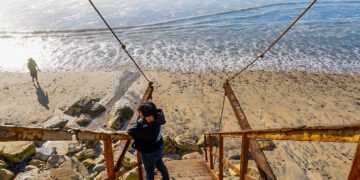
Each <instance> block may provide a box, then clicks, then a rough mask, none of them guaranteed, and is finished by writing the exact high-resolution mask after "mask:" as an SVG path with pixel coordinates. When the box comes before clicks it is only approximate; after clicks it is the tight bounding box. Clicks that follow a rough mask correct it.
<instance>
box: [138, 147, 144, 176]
mask: <svg viewBox="0 0 360 180" xmlns="http://www.w3.org/2000/svg"><path fill="white" fill-rule="evenodd" d="M136 159H137V163H138V164H139V166H138V173H139V180H143V179H144V175H143V171H142V162H141V154H140V151H136Z"/></svg>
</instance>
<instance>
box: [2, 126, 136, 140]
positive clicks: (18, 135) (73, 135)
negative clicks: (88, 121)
mask: <svg viewBox="0 0 360 180" xmlns="http://www.w3.org/2000/svg"><path fill="white" fill-rule="evenodd" d="M105 136H111V139H112V140H131V139H132V137H131V136H129V135H127V134H125V133H124V132H93V131H86V130H80V129H72V130H61V129H42V128H28V127H16V126H4V125H0V141H72V140H103V139H104V137H105Z"/></svg>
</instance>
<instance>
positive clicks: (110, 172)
mask: <svg viewBox="0 0 360 180" xmlns="http://www.w3.org/2000/svg"><path fill="white" fill-rule="evenodd" d="M104 151H105V153H104V157H105V163H106V172H107V177H108V179H110V180H115V172H114V157H113V151H112V145H111V137H110V135H108V136H105V137H104Z"/></svg>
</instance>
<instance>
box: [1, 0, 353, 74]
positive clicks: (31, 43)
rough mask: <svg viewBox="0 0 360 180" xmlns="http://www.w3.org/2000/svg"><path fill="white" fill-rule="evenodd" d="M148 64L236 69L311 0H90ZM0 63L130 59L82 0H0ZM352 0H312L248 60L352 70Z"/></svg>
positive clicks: (123, 63)
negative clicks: (272, 43) (306, 11)
mask: <svg viewBox="0 0 360 180" xmlns="http://www.w3.org/2000/svg"><path fill="white" fill-rule="evenodd" d="M93 2H94V3H95V4H96V5H97V6H98V8H99V10H100V11H101V12H102V13H103V15H104V16H105V18H106V19H107V20H108V22H109V24H110V25H111V26H112V27H113V28H114V29H115V32H116V33H117V35H118V36H119V38H120V39H121V40H122V41H123V43H125V44H126V45H127V48H128V50H129V52H130V53H131V54H132V55H133V56H134V58H135V60H136V61H137V62H138V63H139V65H140V66H141V67H142V68H144V69H148V70H156V69H161V70H172V71H184V72H188V71H208V70H216V71H219V70H220V71H238V70H240V69H241V68H242V67H244V66H246V64H247V63H249V62H250V61H251V60H253V59H254V58H255V57H256V55H257V54H260V53H261V52H262V51H263V50H264V49H265V48H266V47H267V46H268V45H269V44H270V43H271V42H272V41H273V40H274V39H275V38H276V37H277V36H278V35H279V34H280V33H281V32H282V31H283V30H284V29H285V28H286V27H287V26H288V25H289V24H290V23H291V22H292V21H293V19H295V18H296V17H297V16H298V15H299V14H300V12H301V11H302V10H303V9H305V8H306V6H307V5H308V4H309V3H310V2H311V1H308V0H306V1H300V0H298V1H294V0H268V1H260V0H258V1H253V0H252V1H243V0H241V1H240V0H227V1H215V0H199V1H193V0H178V1H172V0H153V1H148V0H132V1H120V0H111V1H110V0H94V1H93ZM0 7H1V8H0V71H10V72H13V71H20V72H21V71H26V59H27V58H29V57H33V58H34V59H35V60H36V61H37V62H38V64H39V66H40V68H41V69H42V70H47V71H57V70H62V71H65V70H74V69H75V70H118V69H124V68H133V67H134V66H133V64H132V63H131V62H130V60H129V58H128V57H127V56H126V54H125V53H124V52H123V51H122V49H121V48H119V45H118V43H117V42H116V41H115V39H114V37H113V36H112V34H111V33H110V32H109V31H108V30H107V29H106V27H105V25H104V23H103V22H102V21H101V20H100V18H99V17H98V16H97V14H96V13H95V11H94V10H93V9H92V7H91V6H90V4H89V2H88V1H87V0H67V1H55V0H1V1H0ZM359 48H360V1H346V0H339V1H334V0H318V2H317V3H316V4H315V5H314V6H313V8H312V9H310V10H309V11H308V13H307V14H306V15H305V16H304V17H303V18H302V19H301V20H300V21H299V22H298V24H296V25H295V26H294V27H293V29H291V30H290V31H289V32H288V34H286V35H285V36H284V38H283V39H282V40H281V41H280V42H279V43H278V44H277V45H275V46H274V47H273V48H272V49H271V50H270V52H269V53H268V54H267V55H265V58H263V59H261V60H260V61H258V62H257V63H256V64H255V65H254V66H252V69H265V70H271V71H294V70H301V71H309V72H326V73H341V74H353V73H356V74H358V73H360V50H359Z"/></svg>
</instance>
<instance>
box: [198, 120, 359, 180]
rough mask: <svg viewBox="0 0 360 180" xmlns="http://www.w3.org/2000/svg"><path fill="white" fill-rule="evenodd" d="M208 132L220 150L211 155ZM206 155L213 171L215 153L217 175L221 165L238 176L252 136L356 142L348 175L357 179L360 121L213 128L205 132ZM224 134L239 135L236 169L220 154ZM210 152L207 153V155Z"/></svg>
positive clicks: (243, 171)
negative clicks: (258, 127)
mask: <svg viewBox="0 0 360 180" xmlns="http://www.w3.org/2000/svg"><path fill="white" fill-rule="evenodd" d="M211 136H215V137H218V139H219V144H218V146H219V154H218V155H214V153H213V151H212V149H213V148H212V146H213V142H209V141H210V140H211V138H210V137H211ZM204 138H205V142H207V143H204V149H205V151H206V153H205V156H206V157H205V159H206V161H207V162H208V160H209V159H210V164H209V167H210V169H211V170H212V172H214V158H215V157H218V160H219V162H218V163H219V172H218V173H215V174H216V177H217V178H218V179H223V167H224V165H225V166H228V167H229V168H230V169H232V170H234V172H235V173H237V174H239V175H240V179H245V176H246V172H247V163H248V152H249V146H250V141H251V140H256V139H264V140H291V141H318V142H345V143H358V145H357V150H356V152H355V158H354V160H353V166H352V168H351V171H350V174H349V177H348V179H356V178H355V177H357V178H359V177H360V168H359V165H360V141H359V140H360V124H355V125H348V126H317V127H301V128H281V129H265V130H247V131H239V132H213V133H206V134H205V135H204ZM224 138H242V143H241V160H240V169H237V167H235V166H234V165H232V164H231V163H230V162H229V161H227V160H226V159H224V156H223V149H224V146H223V141H224ZM208 154H209V155H210V157H209V156H208Z"/></svg>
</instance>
